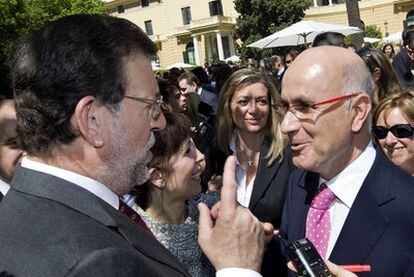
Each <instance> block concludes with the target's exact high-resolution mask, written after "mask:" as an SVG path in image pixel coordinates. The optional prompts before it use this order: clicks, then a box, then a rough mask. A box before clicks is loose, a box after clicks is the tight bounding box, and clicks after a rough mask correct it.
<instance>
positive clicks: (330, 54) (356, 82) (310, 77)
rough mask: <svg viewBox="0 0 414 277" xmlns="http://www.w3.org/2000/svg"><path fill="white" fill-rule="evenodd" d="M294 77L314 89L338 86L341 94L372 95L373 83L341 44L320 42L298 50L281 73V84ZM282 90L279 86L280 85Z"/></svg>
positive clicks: (364, 66)
mask: <svg viewBox="0 0 414 277" xmlns="http://www.w3.org/2000/svg"><path fill="white" fill-rule="evenodd" d="M298 79H302V81H306V82H309V83H311V84H313V85H314V86H317V87H318V88H317V89H318V90H325V89H329V90H336V89H337V90H339V91H342V94H350V93H367V94H369V95H370V96H371V95H372V91H373V87H374V83H373V80H372V76H371V73H370V72H369V70H368V68H367V66H366V65H365V63H364V62H363V60H362V59H361V58H360V57H359V56H358V55H357V54H355V53H354V52H352V51H349V50H347V49H345V48H342V47H335V46H320V47H315V48H310V49H308V50H306V51H304V52H302V53H301V54H300V55H299V56H298V57H297V58H296V59H295V61H294V62H293V63H292V65H291V66H290V67H289V69H288V70H287V71H286V73H285V77H284V79H283V84H286V83H289V82H297V81H298ZM282 93H283V89H282Z"/></svg>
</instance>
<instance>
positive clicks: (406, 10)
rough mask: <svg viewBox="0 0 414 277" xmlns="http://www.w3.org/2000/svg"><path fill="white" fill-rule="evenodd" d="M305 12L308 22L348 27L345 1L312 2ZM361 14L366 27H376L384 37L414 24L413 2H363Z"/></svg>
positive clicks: (392, 0)
mask: <svg viewBox="0 0 414 277" xmlns="http://www.w3.org/2000/svg"><path fill="white" fill-rule="evenodd" d="M312 1H313V6H312V7H310V8H309V9H308V10H307V11H306V12H305V19H306V20H315V21H320V22H326V23H333V24H343V25H348V17H347V13H346V6H345V0H312ZM359 12H360V16H361V20H362V21H363V24H364V25H365V26H367V25H376V26H377V27H379V28H380V29H381V32H382V35H383V37H385V36H388V35H389V34H392V33H396V32H399V31H402V30H403V29H404V26H409V25H413V24H414V1H412V0H361V1H359Z"/></svg>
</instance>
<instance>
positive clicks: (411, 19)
mask: <svg viewBox="0 0 414 277" xmlns="http://www.w3.org/2000/svg"><path fill="white" fill-rule="evenodd" d="M406 21H407V27H408V26H411V25H414V10H411V11H409V12H408V13H407V17H406Z"/></svg>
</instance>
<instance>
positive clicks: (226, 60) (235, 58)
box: [224, 55, 240, 63]
mask: <svg viewBox="0 0 414 277" xmlns="http://www.w3.org/2000/svg"><path fill="white" fill-rule="evenodd" d="M224 61H225V62H228V61H232V62H235V63H237V62H239V61H240V57H239V56H237V55H233V56H231V57H228V58H227V59H225V60H224Z"/></svg>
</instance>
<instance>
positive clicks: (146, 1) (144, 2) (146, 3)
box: [141, 0, 149, 7]
mask: <svg viewBox="0 0 414 277" xmlns="http://www.w3.org/2000/svg"><path fill="white" fill-rule="evenodd" d="M141 5H142V6H143V7H148V6H149V0H141Z"/></svg>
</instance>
